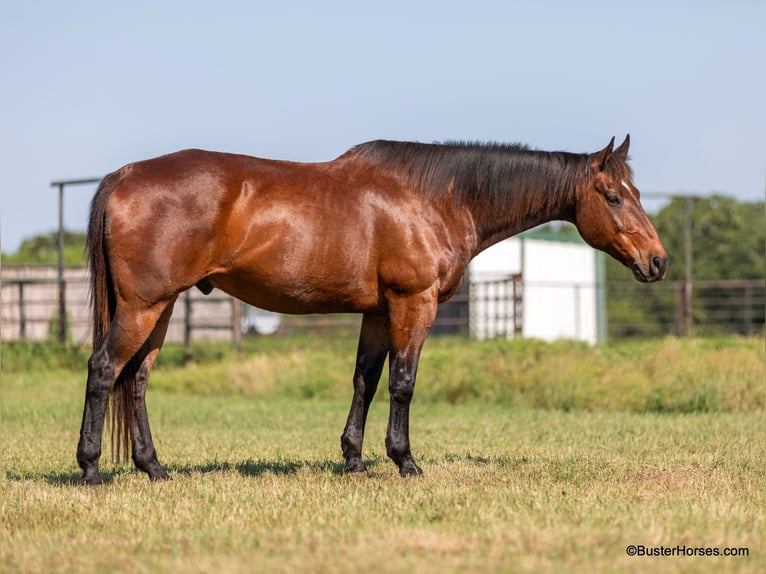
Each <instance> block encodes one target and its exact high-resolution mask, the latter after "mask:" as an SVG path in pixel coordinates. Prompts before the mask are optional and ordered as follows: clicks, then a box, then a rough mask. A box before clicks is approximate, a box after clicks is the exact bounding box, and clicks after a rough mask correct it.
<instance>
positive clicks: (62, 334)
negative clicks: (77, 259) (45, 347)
mask: <svg viewBox="0 0 766 574" xmlns="http://www.w3.org/2000/svg"><path fill="white" fill-rule="evenodd" d="M58 188H59V233H58V280H59V330H58V339H59V343H61V344H62V345H63V344H64V343H66V286H65V284H64V184H63V183H59V184H58Z"/></svg>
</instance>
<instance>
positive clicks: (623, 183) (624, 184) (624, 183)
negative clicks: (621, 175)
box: [620, 179, 630, 191]
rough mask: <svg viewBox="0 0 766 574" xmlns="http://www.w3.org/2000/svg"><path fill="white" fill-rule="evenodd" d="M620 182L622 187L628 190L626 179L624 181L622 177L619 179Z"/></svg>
mask: <svg viewBox="0 0 766 574" xmlns="http://www.w3.org/2000/svg"><path fill="white" fill-rule="evenodd" d="M620 183H621V184H622V187H624V188H625V189H627V190H628V191H630V186H629V185H628V182H627V181H625V180H624V179H623V180H620Z"/></svg>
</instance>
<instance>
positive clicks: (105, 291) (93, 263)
mask: <svg viewBox="0 0 766 574" xmlns="http://www.w3.org/2000/svg"><path fill="white" fill-rule="evenodd" d="M119 180H120V173H119V172H114V173H110V174H109V175H107V176H106V177H105V178H104V179H103V180H102V181H101V185H99V188H98V191H97V192H96V195H95V196H94V197H93V201H92V202H91V207H90V220H89V221H88V237H87V250H88V255H89V261H90V297H91V308H92V310H93V351H94V352H95V351H96V350H98V349H99V348H100V347H101V345H102V344H103V343H104V339H105V338H106V335H107V332H108V331H109V325H110V324H111V322H112V319H113V318H114V313H115V309H116V308H117V301H116V298H115V294H114V284H113V282H112V275H111V272H110V270H109V259H108V258H107V253H106V242H105V239H106V236H107V234H108V233H109V220H108V215H107V213H106V205H107V203H108V202H109V197H110V196H111V195H112V192H113V191H114V189H115V188H116V187H117V184H118V183H119ZM132 363H133V361H131V364H129V365H128V366H126V367H125V369H123V371H122V373H120V375H119V377H118V378H117V382H116V383H115V386H114V388H113V390H112V393H111V394H110V397H109V398H110V400H109V412H110V415H109V416H107V420H108V421H109V423H110V428H111V443H112V456H113V458H115V459H116V460H117V461H120V460H127V459H128V456H129V454H130V443H131V439H132V434H133V432H132V419H133V410H134V404H133V389H134V387H135V378H136V372H137V369H136V368H135V366H134V365H133V364H132Z"/></svg>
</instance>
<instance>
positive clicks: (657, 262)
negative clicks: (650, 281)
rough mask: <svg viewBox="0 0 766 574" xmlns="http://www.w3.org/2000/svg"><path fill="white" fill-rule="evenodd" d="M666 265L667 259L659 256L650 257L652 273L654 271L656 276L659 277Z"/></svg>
mask: <svg viewBox="0 0 766 574" xmlns="http://www.w3.org/2000/svg"><path fill="white" fill-rule="evenodd" d="M667 264H668V259H667V257H660V256H659V255H655V256H654V257H652V271H654V273H655V274H656V275H661V274H662V272H663V271H664V270H665V267H666V266H667Z"/></svg>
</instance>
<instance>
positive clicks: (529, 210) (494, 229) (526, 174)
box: [470, 152, 582, 253]
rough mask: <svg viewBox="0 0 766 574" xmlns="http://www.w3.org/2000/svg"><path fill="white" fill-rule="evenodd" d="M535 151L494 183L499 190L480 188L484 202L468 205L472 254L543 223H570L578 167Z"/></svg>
mask: <svg viewBox="0 0 766 574" xmlns="http://www.w3.org/2000/svg"><path fill="white" fill-rule="evenodd" d="M535 154H536V155H533V156H531V157H529V158H525V159H527V160H529V161H522V162H520V165H519V166H518V168H519V169H518V171H515V172H512V173H511V174H510V177H509V178H508V179H509V181H505V182H498V183H497V184H496V185H499V186H501V191H500V192H497V191H496V192H495V193H492V192H487V191H488V190H483V191H482V193H481V195H482V196H483V197H485V198H486V199H487V201H484V202H481V203H479V202H477V203H476V204H474V205H473V206H472V207H470V210H471V214H472V216H473V220H474V225H475V229H476V235H477V239H478V246H477V249H476V251H475V253H478V252H480V251H483V250H484V249H486V248H487V247H489V246H491V245H494V244H495V243H497V242H499V241H502V240H503V239H507V238H508V237H511V236H513V235H516V234H517V233H521V232H522V231H525V230H527V229H530V228H532V227H535V226H537V225H542V224H543V223H548V222H550V221H556V220H562V221H569V222H571V223H574V220H575V203H576V196H577V186H578V185H579V183H580V181H581V178H582V175H581V174H582V170H581V169H578V166H577V165H576V163H574V164H573V163H572V162H561V161H554V158H553V156H554V154H548V153H546V152H535ZM537 154H539V155H537ZM559 159H560V158H559Z"/></svg>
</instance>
